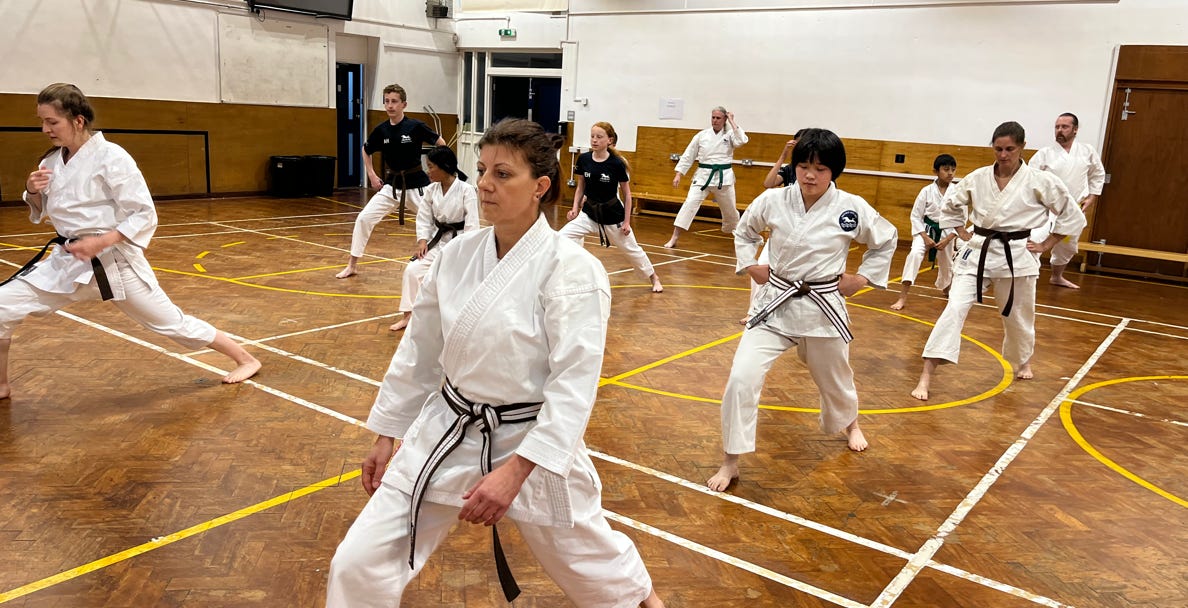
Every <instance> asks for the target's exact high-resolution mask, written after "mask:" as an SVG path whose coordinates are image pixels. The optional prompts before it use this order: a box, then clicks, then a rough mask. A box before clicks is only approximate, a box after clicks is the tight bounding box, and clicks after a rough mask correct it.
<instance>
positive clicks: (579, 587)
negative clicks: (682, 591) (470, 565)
mask: <svg viewBox="0 0 1188 608" xmlns="http://www.w3.org/2000/svg"><path fill="white" fill-rule="evenodd" d="M411 507H412V498H411V497H410V496H409V495H408V494H405V493H403V492H401V491H400V490H397V489H396V488H394V487H392V486H390V485H387V484H382V485H380V488H379V489H378V490H376V492H375V494H374V495H373V496H372V497H371V499H370V500H368V501H367V505H366V506H365V507H363V511H361V512H360V513H359V517H358V518H357V519H356V520H355V523H354V524H352V525H351V529H350V530H349V531H347V534H346V537H345V538H343V540H342V543H341V544H340V545H338V550H337V551H336V552H335V553H334V559H333V560H332V561H331V562H330V581H329V584H328V586H327V589H326V608H395V607H397V606H399V605H400V598H401V596H402V595H403V593H404V588H405V587H406V586H408V584H409V582H410V581H412V579H413V578H414V577H416V575H417V573H418V572H420V570H421V568H422V567H424V565H425V562H427V561H428V560H429V556H430V555H432V554H433V552H434V551H435V550H436V549H437V547H438V546H440V545H441V543H442V541H444V540H445V538H446V536H447V535H448V534H449V533H450V530H451V528H453V526H454V524H458V523H459V522H458V512H459V511H461V509H460V508H459V507H453V506H448V505H441V504H437V503H432V502H429V501H425V502H424V503H423V504H422V506H421V513H420V515H419V517H418V518H417V556H416V560H415V563H416V569H410V568H409V567H408V541H409V539H408V518H409V512H410V511H411ZM508 523H512V524H514V525H515V526H516V528H518V529H519V531H520V535H521V536H522V537H523V538H524V542H525V543H527V544H528V548H529V549H530V550H531V551H532V554H533V555H535V556H536V559H537V560H539V561H540V564H541V566H542V567H543V568H544V570H545V572H546V573H547V574H548V575H549V577H550V578H552V579H553V581H554V582H555V583H557V586H558V587H560V588H561V590H562V591H564V592H565V595H566V597H568V598H569V600H570V601H572V602H573V603H574V604H575V605H576V606H578V607H579V608H635V607H637V606H639V604H640V602H643V601H644V600H645V599H647V598H648V596H649V595H651V593H652V579H651V577H650V576H649V575H648V571H647V568H645V567H644V564H643V560H642V559H641V558H640V556H639V552H638V551H637V550H636V548H635V544H634V543H632V542H631V539H629V538H628V537H627V536H626V535H624V534H623V533H621V532H616V531H615V530H613V529H611V527H610V525H609V524H608V523H607V521H606V517H605V516H603V514H602V511H601V510H597V511H596V512H595V513H594V514H593V516H591V517H589V518H586V519H578V520H576V521H575V522H574V527H573V528H558V527H551V526H535V525H531V524H527V523H524V522H518V521H512V520H510V519H507V518H504V519H503V520H502V522H501V523H500V525H502V526H506V525H507V524H508ZM460 525H464V526H465V525H471V524H467V523H461V524H460ZM500 540H502V541H503V542H504V543H506V542H507V538H506V537H505V536H501V537H500ZM484 555H486V556H488V558H489V559H490V571H491V572H492V573H494V572H495V560H494V557H492V556H491V554H490V551H489V550H487V551H485V552H484ZM510 566H511V568H512V572H513V573H514V572H515V570H516V566H515V564H514V563H513V564H510Z"/></svg>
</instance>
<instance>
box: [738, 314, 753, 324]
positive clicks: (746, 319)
mask: <svg viewBox="0 0 1188 608" xmlns="http://www.w3.org/2000/svg"><path fill="white" fill-rule="evenodd" d="M750 321H751V315H747V316H745V317H743V318H741V319H739V320H738V324H739V325H743V326H746V324H747V323H750Z"/></svg>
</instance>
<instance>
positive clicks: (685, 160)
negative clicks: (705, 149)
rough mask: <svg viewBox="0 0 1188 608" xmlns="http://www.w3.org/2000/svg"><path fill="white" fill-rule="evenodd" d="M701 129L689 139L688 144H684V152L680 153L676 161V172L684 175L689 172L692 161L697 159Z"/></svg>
mask: <svg viewBox="0 0 1188 608" xmlns="http://www.w3.org/2000/svg"><path fill="white" fill-rule="evenodd" d="M700 142H701V131H698V132H697V133H696V134H695V135H694V136H693V139H691V140H689V145H688V146H685V153H684V154H682V155H681V160H680V161H679V162H677V166H676V172H677V173H680V174H681V175H684V174H686V173H688V172H689V169H690V168H691V167H692V166H693V161H695V160H697V151H698V148H699V147H700Z"/></svg>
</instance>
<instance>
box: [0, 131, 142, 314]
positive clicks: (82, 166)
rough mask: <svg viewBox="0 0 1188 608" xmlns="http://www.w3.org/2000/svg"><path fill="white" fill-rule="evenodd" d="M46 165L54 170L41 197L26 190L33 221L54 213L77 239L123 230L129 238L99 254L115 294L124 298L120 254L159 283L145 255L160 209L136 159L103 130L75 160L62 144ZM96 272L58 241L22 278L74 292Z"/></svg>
mask: <svg viewBox="0 0 1188 608" xmlns="http://www.w3.org/2000/svg"><path fill="white" fill-rule="evenodd" d="M40 167H41V168H43V169H49V170H50V171H51V172H52V173H53V175H52V176H51V178H50V184H49V186H48V187H47V188H46V189H45V191H43V192H42V193H41V200H40V203H35V201H36V199H35V198H30V197H29V196H28V193H25V195H24V196H23V198H24V199H25V202H26V203H27V204H28V205H29V221H31V222H33V223H34V224H40V223H42V222H44V221H45V220H46V219H48V220H50V221H51V222H52V223H53V225H54V229H55V230H57V232H58V234H60V235H62V236H65V237H68V238H72V239H73V238H80V237H83V236H88V235H95V234H102V233H104V232H108V231H109V230H112V229H115V230H119V231H120V234H123V235H124V237H125V239H126V240H125V241H124V242H121V243H117V244H115V245H114V246H112V247H109V248H107V249H105V250H103V251H102V252H100V253H99V256H98V257H99V261H100V262H101V263H102V264H103V267H104V269H105V270H106V271H107V277H108V280H109V281H110V283H111V290H112V294H113V296H114V298H113V299H115V300H123V299H124V284H123V283H122V282H121V280H120V273H119V271H118V270H117V269H116V267H115V258H116V256H120V257H122V258H123V259H125V260H127V262H128V264H129V266H130V267H131V268H132V270H133V271H134V272H135V273H136V276H137V277H138V278H140V279H142V280H143V281H144V282H145V283H147V284H148V285H149V286H150V287H152V288H156V287H157V277H156V276H155V275H154V274H153V269H152V267H151V266H149V263H148V260H147V259H145V257H144V248H145V247H148V244H149V240H150V239H152V237H153V233H154V232H156V230H157V210H156V208H155V207H154V206H153V199H152V196H151V195H150V194H149V190H148V185H147V184H146V183H145V181H144V176H143V175H142V174H141V173H140V169H139V168H138V167H137V166H136V161H134V160H133V159H132V157H131V156H130V155H129V154H128V153H127V152H126V151H124V149H123V148H121V147H120V146H118V145H116V144H113V143H111V142H109V141H107V140H106V139H105V138H104V137H103V133H98V132H97V133H95V134H94V135H92V136H91V139H89V140H87V142H86V143H85V144H83V145H82V147H80V148H79V149H78V152H77V153H76V154H75V155H74V157H72V158H71V159H70V162H68V163H63V162H62V150H58V151H55V152H53V153H52V154H50V155H49V156H48V157H46V158H45V160H43V161H42V162H41V165H40ZM94 274H95V273H94V269H93V268H92V266H91V264H90V262H87V261H83V260H79V259H76V258H75V257H74V256H73V255H71V254H70V252H68V251H66V249H65V248H63V247H61V246H58V247H55V248H54V250H53V252H52V253H50V254H49V255H48V256H47V257H46V258H45V259H43V260H42V261H41V262H39V263H38V264H37V266H36V267H35V268H34V269H33V270H32V271H30V272H29V273H27V274H25V275H22V276H21V277H20V280H22V281H25V282H27V283H29V284H30V285H33V286H34V287H36V288H38V289H41V290H43V291H48V292H50V293H73V292H74V291H75V290H76V289H78V287H79V286H81V285H86V284H88V283H90V282H91V280H92V279H93V277H94Z"/></svg>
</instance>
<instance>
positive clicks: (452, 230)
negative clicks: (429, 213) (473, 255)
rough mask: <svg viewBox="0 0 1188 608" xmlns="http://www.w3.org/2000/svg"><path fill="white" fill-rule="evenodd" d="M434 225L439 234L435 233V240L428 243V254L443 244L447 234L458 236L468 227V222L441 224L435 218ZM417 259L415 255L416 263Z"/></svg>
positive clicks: (426, 248)
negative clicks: (460, 231)
mask: <svg viewBox="0 0 1188 608" xmlns="http://www.w3.org/2000/svg"><path fill="white" fill-rule="evenodd" d="M433 225H434V226H436V227H437V232H435V233H433V238H431V239H429V242H428V243H426V245H425V251H426V252H428V251H429V250H430V249H433V248H434V247H436V246H437V244H438V243H440V242H441V239H443V238H445V235H446V233H449V234H450V235H451V236H457V234H458V231H459V230H462V229H463V228H465V227H466V220H462V221H461V222H450V223H446V222H439V221H438V220H437V218H433ZM417 257H418V256H415V255H414V256H412V259H413V261H416V259H417Z"/></svg>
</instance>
